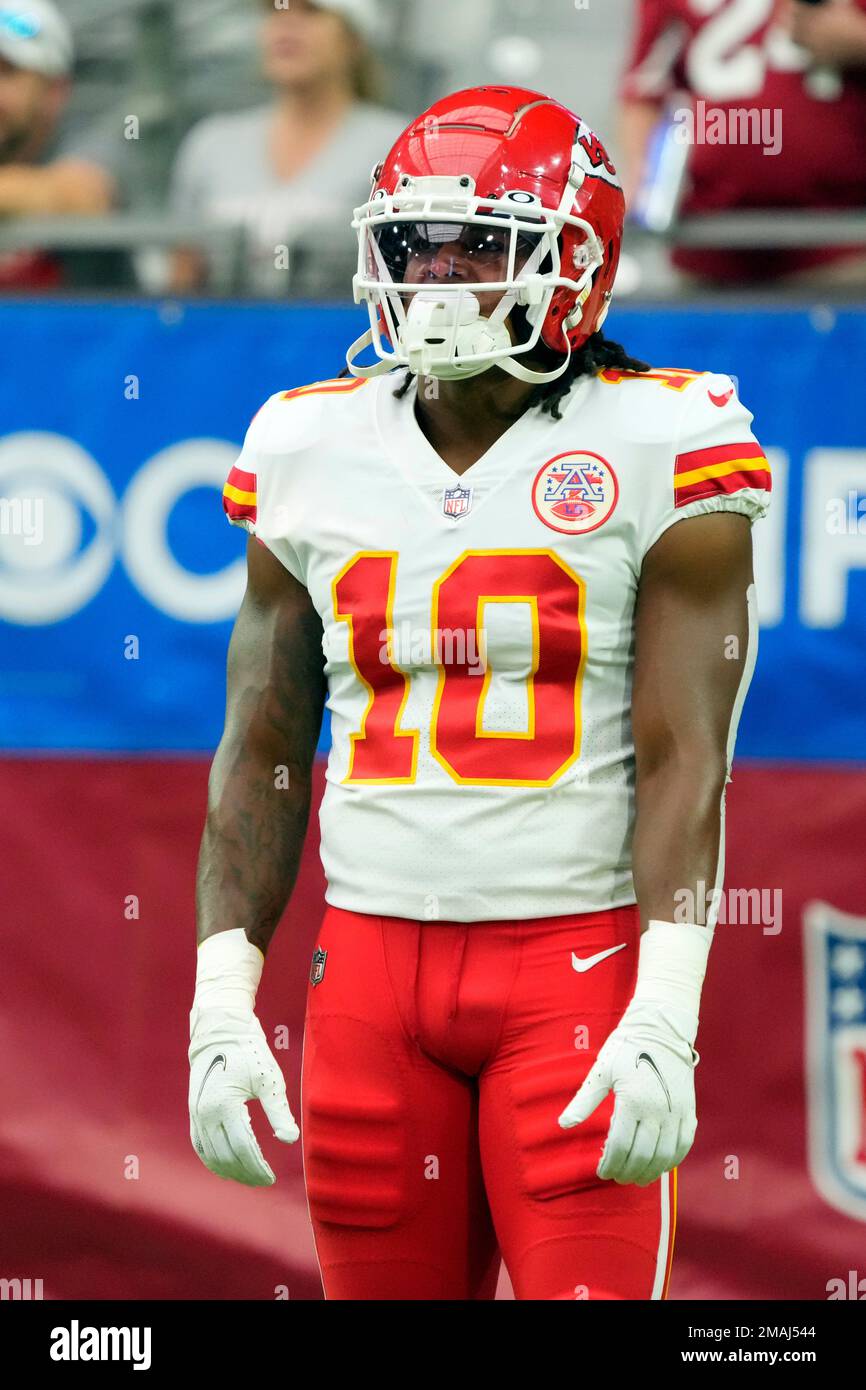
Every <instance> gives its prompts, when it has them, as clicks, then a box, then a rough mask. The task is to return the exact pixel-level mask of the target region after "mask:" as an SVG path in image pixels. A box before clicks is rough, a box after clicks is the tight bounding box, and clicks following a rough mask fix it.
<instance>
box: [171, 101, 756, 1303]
mask: <svg viewBox="0 0 866 1390" xmlns="http://www.w3.org/2000/svg"><path fill="white" fill-rule="evenodd" d="M623 211H624V204H623V195H622V191H621V188H620V184H619V181H618V178H617V174H616V171H615V169H614V166H613V164H612V163H611V160H610V158H609V156H608V154H607V152H606V151H605V149H604V146H603V145H602V144H601V142H600V140H599V139H598V137H597V136H596V135H595V134H593V132H592V131H591V130H589V129H588V128H587V126H586V125H585V124H584V123H583V122H582V121H581V120H580V119H579V118H578V117H577V116H576V115H574V114H572V113H571V112H570V111H568V110H566V109H565V107H563V106H561V105H559V104H558V103H557V102H555V101H553V100H551V99H549V98H547V97H545V96H542V95H540V94H538V93H536V92H529V91H523V90H516V89H512V88H503V87H487V88H480V89H478V90H471V91H464V92H460V93H458V94H456V95H454V96H451V97H448V98H446V99H445V100H442V101H440V102H438V103H437V104H436V105H434V106H433V107H432V108H431V109H430V110H429V111H427V112H425V113H424V114H423V115H422V116H420V117H419V118H418V120H417V121H414V122H413V123H412V125H411V126H410V127H409V129H408V130H407V131H406V132H405V134H404V135H403V136H402V137H401V139H399V140H398V142H397V144H396V145H395V146H394V148H393V149H392V151H391V152H390V154H389V155H388V157H387V159H386V160H385V161H384V163H382V164H381V165H380V166H379V167H378V168H377V169H376V171H375V173H374V179H373V188H372V191H371V195H370V199H369V201H368V202H367V203H366V204H365V205H364V206H363V207H362V208H360V209H358V210H357V212H356V215H355V222H354V225H355V227H356V230H357V232H358V238H359V247H360V249H359V262H358V273H357V276H356V279H355V292H356V296H357V298H358V299H359V300H360V301H364V302H365V303H366V305H367V307H368V310H369V315H370V329H369V332H368V333H367V334H365V335H364V337H363V338H362V339H360V340H359V341H358V342H357V343H355V344H353V346H352V347H351V348H350V350H349V353H348V358H347V362H348V371H349V373H350V375H348V376H344V377H343V378H338V379H334V380H332V381H327V382H318V383H315V384H313V385H309V386H302V387H300V388H296V389H294V390H288V391H282V392H279V393H278V394H276V395H274V396H272V397H271V398H270V400H268V401H267V402H266V404H265V405H264V406H263V408H262V409H261V411H260V412H259V414H258V415H257V416H256V418H255V419H254V421H253V423H252V425H251V427H250V429H249V432H248V434H247V438H246V442H245V444H244V447H243V452H242V454H241V457H240V459H239V460H238V464H237V467H236V468H234V469H233V470H232V472H231V475H230V478H229V481H228V483H227V486H226V489H225V507H226V511H227V513H228V516H229V519H230V520H231V521H233V522H236V523H238V524H240V525H241V526H244V527H246V529H247V530H248V531H249V532H250V533H251V538H250V542H249V545H248V585H247V592H246V596H245V598H244V601H243V605H242V607H241V610H240V613H239V616H238V619H237V624H236V627H235V631H234V635H233V637H232V642H231V648H230V653H229V672H228V712H227V719H226V727H225V732H224V735H223V738H222V741H221V743H220V746H219V749H218V751H217V754H216V758H215V760H214V764H213V769H212V773H211V779H210V792H209V804H208V812H207V823H206V827H205V831H204V839H203V843H202V849H201V860H200V868H199V880H198V890H199V891H198V903H199V927H198V932H199V943H200V944H199V950H198V971H197V984H196V993H195V1000H194V1005H193V1010H192V1015H191V1044H190V1060H191V1081H190V1111H191V1133H192V1142H193V1145H194V1147H195V1149H196V1152H197V1153H198V1154H199V1156H200V1157H201V1159H202V1160H203V1162H204V1163H205V1164H206V1165H207V1167H208V1168H210V1169H211V1170H212V1171H213V1172H214V1173H217V1174H218V1175H220V1176H221V1177H225V1178H233V1179H236V1180H237V1181H240V1182H244V1183H249V1184H251V1185H266V1184H269V1183H272V1182H273V1181H274V1173H273V1171H272V1170H271V1168H270V1166H269V1165H268V1164H267V1163H266V1162H265V1160H264V1158H263V1155H262V1153H261V1150H260V1148H259V1145H258V1143H257V1141H256V1138H255V1136H254V1133H253V1130H252V1126H251V1123H250V1119H249V1115H248V1113H247V1108H246V1102H247V1101H248V1100H250V1099H251V1098H257V1099H258V1100H260V1101H261V1103H262V1105H263V1106H264V1109H265V1111H266V1114H267V1116H268V1119H269V1120H270V1123H271V1125H272V1127H273V1129H274V1132H275V1133H276V1135H277V1136H278V1137H279V1138H280V1139H282V1140H285V1141H286V1142H289V1143H291V1142H293V1141H294V1140H295V1139H297V1138H298V1126H297V1125H296V1123H295V1120H294V1118H293V1116H292V1113H291V1110H290V1108H289V1105H288V1102H287V1098H286V1088H285V1083H284V1080H283V1077H282V1075H281V1073H280V1070H279V1068H278V1066H277V1064H276V1061H275V1059H274V1057H273V1055H272V1053H271V1051H270V1049H269V1046H268V1043H267V1041H266V1038H265V1036H264V1033H263V1031H262V1028H261V1026H260V1024H259V1023H258V1021H257V1019H256V1015H255V1012H254V1006H255V997H256V988H257V985H258V983H259V979H260V976H261V972H262V966H263V962H264V956H265V952H266V951H267V947H268V943H269V941H270V938H271V936H272V934H273V932H274V929H275V927H276V925H277V922H278V921H279V919H280V917H281V915H282V913H283V910H284V908H285V906H286V903H287V901H288V898H289V895H290V893H291V890H292V886H293V883H294V880H295V875H296V872H297V868H298V862H299V859H300V856H301V848H302V844H303V840H304V833H305V830H306V826H307V818H308V813H309V809H310V785H311V769H312V765H313V758H314V752H315V748H316V741H317V737H318V733H319V726H320V722H321V717H322V709H323V705H324V704H325V703H327V705H328V708H329V710H330V713H331V728H332V747H331V752H330V756H329V760H328V771H327V790H326V792H325V796H324V800H323V803H322V807H321V812H320V821H321V852H322V859H323V862H324V867H325V871H326V876H327V881H328V888H327V895H326V896H327V909H326V912H325V916H324V921H323V923H322V926H321V931H320V933H319V937H318V942H317V946H316V950H315V954H314V957H313V964H312V969H311V974H310V985H309V992H308V1005H307V1016H306V1027H305V1043H304V1058H303V1077H302V1097H301V1122H302V1132H303V1152H304V1167H305V1180H306V1185H307V1194H308V1199H309V1207H310V1214H311V1218H312V1222H313V1228H314V1233H315V1239H316V1246H317V1252H318V1258H319V1263H320V1267H321V1272H322V1279H323V1283H324V1289H325V1294H326V1297H328V1298H336V1299H344V1298H364V1299H395V1298H401V1299H407V1298H409V1299H446V1298H449V1299H475V1298H490V1297H492V1296H493V1292H494V1289H495V1284H496V1277H497V1272H498V1268H499V1259H500V1252H501V1255H502V1257H503V1258H504V1260H505V1263H506V1265H507V1268H508V1271H509V1273H510V1276H511V1281H512V1284H513V1287H514V1290H515V1293H516V1296H517V1297H518V1298H524V1299H571V1298H592V1299H599V1298H601V1299H651V1298H660V1297H663V1296H664V1291H665V1288H666V1282H667V1277H668V1272H669V1267H670V1256H671V1249H672V1241H673V1230H674V1207H675V1200H674V1193H675V1182H674V1176H675V1170H676V1167H677V1165H678V1164H679V1163H680V1162H681V1161H682V1160H683V1159H684V1158H685V1156H686V1154H687V1153H688V1151H689V1148H690V1147H691V1144H692V1141H693V1138H694V1134H695V1125H696V1119H695V1091H694V1068H695V1064H696V1062H697V1060H698V1054H697V1052H696V1051H695V1047H694V1043H695V1037H696V1033H697V1028H698V1009H699V1003H700V996H701V987H702V984H703V979H704V973H705V969H706V965H707V956H708V951H709V947H710V941H711V937H712V933H713V926H714V921H715V911H714V905H715V902H716V901H717V898H714V899H713V903H712V905H711V909H710V912H709V913H708V914H706V915H705V914H704V913H703V905H702V902H701V901H699V900H698V898H697V896H696V894H697V891H698V888H697V886H698V885H699V884H701V883H707V884H711V885H714V886H715V888H716V889H717V890H718V889H720V887H721V883H722V876H723V826H724V795H725V784H726V781H727V780H728V777H729V772H730V767H731V759H732V756H733V748H734V738H735V733H736V726H737V721H738V717H739V713H740V709H741V706H742V703H743V699H744V697H745V693H746V689H747V686H748V683H749V678H750V675H751V671H752V667H753V664H754V657H755V624H754V611H753V610H754V605H753V579H752V554H751V534H750V527H751V523H752V522H753V521H754V520H755V519H756V518H757V517H759V516H761V515H762V514H763V512H764V511H765V510H766V507H767V501H768V493H769V489H770V476H769V469H768V465H767V461H766V459H765V458H764V456H763V454H762V452H761V448H760V446H759V444H758V443H757V441H756V440H755V437H754V436H753V434H752V432H751V429H750V421H751V419H752V416H751V414H750V412H749V411H748V410H747V409H745V407H744V406H742V405H741V404H740V402H739V400H738V399H737V395H736V391H735V389H734V385H733V382H732V381H731V379H730V378H729V377H726V376H718V375H715V374H713V373H707V372H701V371H694V370H683V369H678V368H657V369H654V370H650V369H649V368H648V367H647V366H646V364H644V363H641V362H637V361H634V360H632V359H631V358H629V357H628V356H627V355H626V353H625V352H624V351H623V349H622V348H620V347H619V346H617V345H616V344H614V343H612V342H609V341H608V340H607V339H606V338H605V337H604V336H603V334H602V331H601V329H602V324H603V322H604V318H605V315H606V313H607V309H608V305H609V302H610V298H611V290H612V286H613V282H614V276H615V274H616V268H617V260H618V257H619V250H620V239H621V232H622V223H623ZM369 346H372V348H373V351H374V361H373V363H372V365H369V364H368V365H360V364H359V357H361V356H362V355H363V350H364V348H365V347H369ZM684 903H686V904H691V906H690V907H687V908H686V909H684V907H683V904H684Z"/></svg>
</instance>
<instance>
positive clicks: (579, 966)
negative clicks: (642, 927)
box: [571, 941, 628, 975]
mask: <svg viewBox="0 0 866 1390" xmlns="http://www.w3.org/2000/svg"><path fill="white" fill-rule="evenodd" d="M627 945H628V942H627V941H623V942H622V943H621V944H620V945H619V946H611V948H610V950H608V951H599V953H598V955H596V956H586V957H585V958H584V959H581V957H580V956H576V955H575V954H574V951H572V953H571V963H572V965H573V966H574V968H575V970H576V971H577V972H578V974H579V975H582V974H583V972H584V970H591V969H592V967H593V966H594V965H598V963H599V961H600V960H607V958H608V956H615V955H616V953H617V951H623V950H625V948H626V946H627Z"/></svg>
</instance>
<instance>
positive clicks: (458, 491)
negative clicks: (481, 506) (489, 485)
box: [442, 487, 472, 517]
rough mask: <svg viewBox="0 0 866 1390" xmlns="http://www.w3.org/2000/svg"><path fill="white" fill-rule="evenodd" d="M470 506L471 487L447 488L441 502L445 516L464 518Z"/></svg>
mask: <svg viewBox="0 0 866 1390" xmlns="http://www.w3.org/2000/svg"><path fill="white" fill-rule="evenodd" d="M471 506H472V489H471V487H447V488H446V489H445V496H444V498H443V501H442V510H443V512H444V513H445V515H446V516H454V517H457V516H465V515H466V513H467V512H468V511H469V508H470V507H471Z"/></svg>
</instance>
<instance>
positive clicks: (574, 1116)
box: [559, 1002, 699, 1187]
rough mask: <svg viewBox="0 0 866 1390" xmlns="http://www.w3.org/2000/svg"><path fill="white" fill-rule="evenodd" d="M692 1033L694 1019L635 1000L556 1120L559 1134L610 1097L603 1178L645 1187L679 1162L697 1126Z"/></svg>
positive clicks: (695, 1056)
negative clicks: (612, 1106)
mask: <svg viewBox="0 0 866 1390" xmlns="http://www.w3.org/2000/svg"><path fill="white" fill-rule="evenodd" d="M696 1028H697V1020H696V1019H694V1018H689V1016H688V1015H686V1014H682V1015H679V1016H678V1014H677V1011H676V1010H675V1009H671V1008H669V1007H665V1008H664V1010H662V1009H661V1008H660V1007H659V1006H658V1005H655V1004H650V1003H637V1002H632V1003H631V1004H630V1005H629V1007H628V1008H627V1009H626V1011H625V1013H624V1014H623V1016H622V1018H621V1020H620V1022H619V1023H618V1024H617V1026H616V1028H615V1029H614V1030H613V1032H612V1033H611V1034H610V1036H609V1037H608V1039H607V1041H606V1042H605V1043H604V1045H603V1046H602V1048H601V1051H600V1052H599V1054H598V1057H597V1058H596V1061H595V1064H594V1066H593V1067H592V1068H591V1070H590V1072H589V1075H588V1076H587V1078H586V1080H585V1081H584V1083H583V1085H582V1086H581V1088H580V1090H579V1091H578V1092H577V1094H576V1095H575V1097H574V1099H573V1100H572V1101H571V1102H570V1103H569V1104H568V1105H567V1106H566V1108H565V1109H564V1110H563V1112H562V1114H561V1115H560V1117H559V1123H560V1125H561V1126H562V1128H563V1129H572V1128H573V1127H574V1126H575V1125H579V1124H582V1122H583V1121H584V1120H585V1119H587V1118H588V1116H590V1115H591V1114H592V1113H593V1111H594V1110H595V1109H596V1108H597V1107H598V1106H599V1105H600V1104H601V1102H602V1101H603V1100H604V1098H605V1096H607V1095H609V1093H610V1092H611V1091H613V1093H614V1096H615V1098H616V1099H615V1102H614V1111H613V1118H612V1119H611V1122H610V1128H609V1130H608V1134H607V1142H606V1143H605V1146H604V1150H603V1152H602V1155H601V1160H600V1162H599V1165H598V1168H597V1170H596V1171H597V1173H598V1176H599V1177H600V1178H612V1179H613V1181H614V1182H619V1183H636V1184H637V1185H638V1187H646V1186H647V1185H648V1184H649V1183H651V1182H655V1180H656V1179H657V1178H659V1177H661V1175H662V1173H667V1172H669V1171H670V1169H671V1168H675V1167H676V1165H677V1164H678V1163H682V1161H683V1159H684V1158H685V1156H686V1154H687V1153H688V1151H689V1149H690V1148H691V1147H692V1143H693V1142H694V1137H695V1130H696V1129H697V1123H698V1121H697V1115H696V1114H695V1077H694V1070H695V1067H696V1065H697V1063H698V1061H699V1057H698V1054H697V1052H696V1051H695V1049H694V1048H693V1047H692V1045H691V1043H690V1042H689V1041H688V1038H689V1036H692V1037H693V1036H694V1033H695V1031H696Z"/></svg>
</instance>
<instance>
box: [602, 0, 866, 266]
mask: <svg viewBox="0 0 866 1390" xmlns="http://www.w3.org/2000/svg"><path fill="white" fill-rule="evenodd" d="M689 102H691V103H692V105H693V107H694V112H695V116H699V115H700V116H701V117H702V118H703V119H706V117H707V116H708V115H714V114H715V113H717V112H722V113H724V116H725V117H727V116H728V113H730V112H734V111H742V110H743V109H744V108H745V109H747V110H748V111H750V112H752V113H757V112H758V111H760V112H761V113H764V118H765V120H766V118H767V117H770V116H772V114H773V113H780V116H779V117H778V119H777V124H778V125H779V130H780V137H781V138H780V139H779V140H778V141H776V142H775V144H776V149H777V152H775V153H772V152H768V153H765V152H764V143H763V142H762V141H759V140H750V141H747V142H745V143H737V144H732V143H730V142H726V143H711V142H710V141H709V140H706V141H702V140H701V137H700V134H699V133H697V138H696V139H694V141H693V142H691V143H690V147H689V150H688V172H687V182H686V189H685V196H684V199H683V202H682V205H681V207H680V215H681V216H683V217H692V216H701V215H707V214H712V213H722V212H731V211H735V210H737V209H763V208H786V209H797V210H804V209H812V210H815V211H816V212H817V211H819V210H820V211H829V210H844V209H866V0H824V3H822V4H805V3H799V0H637V5H636V32H635V37H634V43H633V49H632V54H631V59H630V61H629V64H628V67H627V71H626V74H625V78H624V81H623V87H622V110H621V123H620V146H621V149H622V151H623V155H624V165H625V179H626V192H627V195H631V196H632V197H633V195H634V193H635V191H636V188H637V186H638V185H639V182H640V179H641V175H642V171H643V169H644V166H645V161H646V154H647V149H648V145H649V141H650V137H651V134H652V132H653V129H654V128H655V126H656V124H657V122H658V121H659V119H660V117H661V116H662V114H663V112H664V110H665V108H666V107H668V108H669V107H671V106H674V107H676V106H677V105H678V104H679V105H680V106H687V105H688V104H689ZM732 127H733V122H730V128H732ZM766 128H768V127H767V126H766V125H765V129H766ZM695 129H696V128H695ZM753 129H757V123H756V125H755V126H754V127H753ZM672 259H673V263H674V265H675V266H677V267H678V268H679V269H680V271H682V272H685V273H686V274H687V275H688V276H689V277H693V278H696V279H699V280H700V281H701V282H702V283H705V284H706V283H724V284H730V283H731V282H732V281H743V282H759V281H767V280H776V281H784V282H788V283H804V284H810V285H815V286H818V285H832V284H834V283H835V284H840V285H841V284H848V285H866V246H847V247H834V246H814V247H808V248H807V247H799V248H798V247H795V248H788V249H779V250H761V249H757V248H756V249H755V250H753V251H749V250H743V251H736V250H733V249H731V250H726V249H718V250H716V249H705V248H703V247H701V248H698V247H694V248H686V247H680V248H676V249H675V250H674V252H673V256H672Z"/></svg>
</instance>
